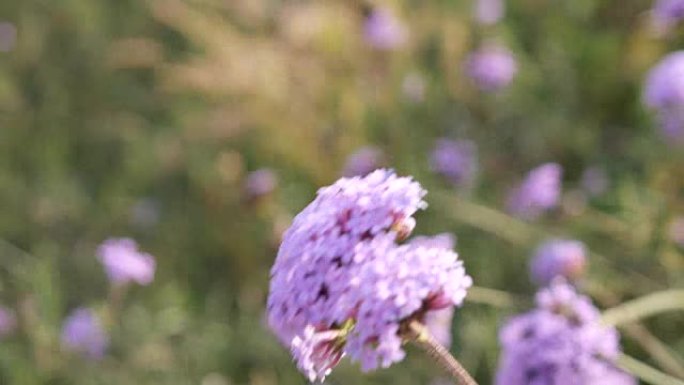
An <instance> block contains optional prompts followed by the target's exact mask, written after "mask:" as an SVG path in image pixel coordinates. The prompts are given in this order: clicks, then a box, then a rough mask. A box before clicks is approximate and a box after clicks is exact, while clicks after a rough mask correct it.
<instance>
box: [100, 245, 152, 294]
mask: <svg viewBox="0 0 684 385" xmlns="http://www.w3.org/2000/svg"><path fill="white" fill-rule="evenodd" d="M97 257H98V259H99V260H100V262H101V263H102V265H103V266H104V268H105V272H106V273H107V276H108V277H109V280H110V281H111V282H113V283H115V284H117V285H124V284H127V283H129V282H131V281H134V282H137V283H138V284H140V285H149V284H150V283H151V282H152V280H153V279H154V271H155V268H156V263H155V261H154V257H152V256H151V255H149V254H147V253H143V252H141V251H139V250H138V244H137V243H135V241H134V240H132V239H130V238H110V239H107V240H106V241H104V242H103V243H102V244H101V245H100V246H99V247H98V249H97Z"/></svg>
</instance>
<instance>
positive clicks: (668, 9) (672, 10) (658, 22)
mask: <svg viewBox="0 0 684 385" xmlns="http://www.w3.org/2000/svg"><path fill="white" fill-rule="evenodd" d="M651 15H652V18H653V23H654V24H655V27H656V28H657V29H658V31H660V32H667V31H668V30H669V29H671V28H672V27H673V26H674V25H675V24H677V23H679V22H680V21H681V20H682V19H684V0H657V1H656V3H655V5H654V6H653V9H652V10H651Z"/></svg>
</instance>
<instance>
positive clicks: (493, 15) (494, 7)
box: [475, 0, 504, 25]
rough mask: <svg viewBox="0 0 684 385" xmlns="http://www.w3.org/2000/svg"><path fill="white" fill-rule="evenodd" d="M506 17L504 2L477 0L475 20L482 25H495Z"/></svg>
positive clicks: (498, 0)
mask: <svg viewBox="0 0 684 385" xmlns="http://www.w3.org/2000/svg"><path fill="white" fill-rule="evenodd" d="M503 15H504V2H503V0H477V1H476V4H475V19H476V20H477V21H478V22H479V23H480V24H485V25H490V24H495V23H497V22H498V21H499V20H501V18H502V17H503Z"/></svg>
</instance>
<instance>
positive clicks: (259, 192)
mask: <svg viewBox="0 0 684 385" xmlns="http://www.w3.org/2000/svg"><path fill="white" fill-rule="evenodd" d="M277 186H278V176H277V175H276V173H275V172H273V170H271V169H268V168H261V169H258V170H256V171H252V172H250V173H249V174H247V178H246V180H245V185H244V190H245V196H246V198H247V200H248V201H255V200H257V199H259V198H262V197H264V196H267V195H268V194H270V193H272V192H273V191H274V190H275V189H276V187H277Z"/></svg>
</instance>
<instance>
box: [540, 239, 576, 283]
mask: <svg viewBox="0 0 684 385" xmlns="http://www.w3.org/2000/svg"><path fill="white" fill-rule="evenodd" d="M586 255H587V250H586V247H585V246H584V244H583V243H582V242H580V241H572V240H566V239H552V240H549V241H546V242H544V243H542V244H541V245H540V246H539V247H538V248H537V251H536V252H535V254H534V257H533V259H532V262H531V264H530V272H531V275H532V280H533V281H534V282H535V283H537V284H539V285H542V286H545V285H548V284H549V283H550V282H551V281H552V280H553V279H554V278H556V277H559V276H560V277H564V278H567V279H569V280H574V279H577V278H579V277H580V276H581V275H582V274H583V273H584V270H585V267H586V262H587V256H586Z"/></svg>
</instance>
